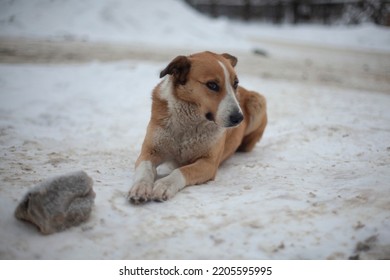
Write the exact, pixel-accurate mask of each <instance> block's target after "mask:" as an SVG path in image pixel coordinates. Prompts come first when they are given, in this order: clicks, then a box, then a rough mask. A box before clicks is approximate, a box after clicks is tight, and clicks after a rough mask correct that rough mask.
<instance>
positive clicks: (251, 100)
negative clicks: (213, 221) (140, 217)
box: [128, 52, 267, 204]
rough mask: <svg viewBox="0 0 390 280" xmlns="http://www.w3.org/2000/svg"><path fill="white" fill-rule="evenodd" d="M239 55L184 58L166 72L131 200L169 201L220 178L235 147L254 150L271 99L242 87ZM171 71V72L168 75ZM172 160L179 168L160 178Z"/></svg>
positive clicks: (154, 103) (155, 99) (156, 90)
mask: <svg viewBox="0 0 390 280" xmlns="http://www.w3.org/2000/svg"><path fill="white" fill-rule="evenodd" d="M236 64H237V58H235V57H234V56H232V55H230V54H226V53H224V54H221V55H219V54H215V53H212V52H202V53H197V54H193V55H190V56H178V57H176V58H175V59H174V60H173V61H172V62H171V63H169V65H168V66H167V67H166V68H165V69H164V70H163V71H162V72H161V73H160V78H163V77H165V78H164V80H163V81H161V82H160V83H159V84H158V85H157V86H156V87H155V88H154V90H153V101H152V114H151V119H150V122H149V125H148V128H147V132H146V136H145V140H144V142H143V145H142V150H141V154H140V155H139V157H138V160H137V162H136V164H135V176H134V177H135V178H134V184H133V187H132V188H131V190H130V192H129V194H128V199H129V201H130V202H132V203H135V204H138V203H144V202H146V201H149V200H156V201H165V200H167V199H170V198H172V197H173V196H174V195H175V194H176V193H177V192H178V191H180V190H181V189H183V188H184V187H186V186H189V185H194V184H201V183H204V182H207V181H209V180H212V179H214V178H215V175H216V173H217V169H218V167H219V165H220V164H221V162H223V161H224V160H226V159H227V158H228V157H229V156H230V155H232V154H233V153H234V152H235V151H237V150H238V151H250V150H252V149H253V147H254V146H255V144H256V142H257V141H259V140H260V138H261V136H262V135H263V132H264V129H265V127H266V125H267V113H266V101H265V98H264V97H263V96H262V95H260V94H258V93H256V92H253V91H248V90H246V89H244V88H243V87H240V86H238V78H237V75H236V73H235V71H234V66H235V65H236ZM166 75H168V76H166ZM166 162H171V163H173V164H174V165H175V166H176V167H177V168H176V169H174V170H173V171H172V172H171V173H170V174H169V175H168V176H166V177H163V178H161V179H158V180H157V181H155V178H156V173H157V172H156V168H157V166H158V165H160V164H162V163H166Z"/></svg>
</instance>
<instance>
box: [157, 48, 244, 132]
mask: <svg viewBox="0 0 390 280" xmlns="http://www.w3.org/2000/svg"><path fill="white" fill-rule="evenodd" d="M236 64H237V58H235V57H234V56H232V55H230V54H227V53H224V54H221V55H219V54H215V53H212V52H202V53H197V54H193V55H190V56H178V57H176V58H175V59H174V60H172V62H171V63H169V64H168V66H167V67H166V68H165V69H164V70H163V71H161V73H160V78H162V77H164V76H165V75H171V76H172V78H171V79H172V80H173V84H174V88H175V89H174V94H175V97H176V98H179V99H181V100H184V101H186V102H190V103H193V104H196V105H197V106H198V108H199V112H200V114H202V116H204V118H206V119H207V120H209V121H213V122H215V123H216V124H217V125H219V126H222V127H233V126H237V125H238V124H240V123H241V121H242V120H243V118H244V116H243V114H242V110H241V108H240V105H239V103H238V101H237V97H238V93H237V88H238V78H237V75H236V72H235V71H234V66H236Z"/></svg>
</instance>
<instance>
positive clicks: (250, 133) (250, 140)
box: [237, 91, 268, 152]
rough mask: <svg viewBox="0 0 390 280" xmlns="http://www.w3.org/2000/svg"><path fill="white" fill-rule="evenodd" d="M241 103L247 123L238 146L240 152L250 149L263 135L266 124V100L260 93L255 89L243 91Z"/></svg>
mask: <svg viewBox="0 0 390 280" xmlns="http://www.w3.org/2000/svg"><path fill="white" fill-rule="evenodd" d="M242 95H244V96H242V98H243V104H242V106H245V111H246V112H247V115H246V116H245V117H246V118H247V120H248V124H247V127H246V130H245V134H244V138H243V140H242V142H241V145H240V146H239V147H238V149H237V150H238V151H240V152H249V151H251V150H252V149H253V148H254V146H255V145H256V143H257V142H258V141H260V139H261V137H262V136H263V133H264V130H265V127H266V126H267V121H268V119H267V102H266V100H265V98H264V96H262V95H261V94H259V93H257V92H255V91H245V92H243V93H242Z"/></svg>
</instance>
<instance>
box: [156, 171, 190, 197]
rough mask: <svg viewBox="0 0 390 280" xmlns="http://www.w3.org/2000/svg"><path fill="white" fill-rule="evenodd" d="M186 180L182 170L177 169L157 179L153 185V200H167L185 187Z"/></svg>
mask: <svg viewBox="0 0 390 280" xmlns="http://www.w3.org/2000/svg"><path fill="white" fill-rule="evenodd" d="M185 185H186V180H185V178H184V176H183V175H182V173H181V172H180V170H178V169H176V170H174V171H173V172H172V173H171V174H169V175H168V176H167V177H165V178H162V179H160V180H157V181H156V182H155V183H154V187H153V194H152V198H153V200H157V201H166V200H168V199H171V198H172V197H173V196H174V195H175V194H176V193H177V192H178V191H180V190H181V189H182V188H184V187H185Z"/></svg>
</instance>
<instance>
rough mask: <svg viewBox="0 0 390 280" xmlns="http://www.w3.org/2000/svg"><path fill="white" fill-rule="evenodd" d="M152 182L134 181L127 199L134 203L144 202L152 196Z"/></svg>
mask: <svg viewBox="0 0 390 280" xmlns="http://www.w3.org/2000/svg"><path fill="white" fill-rule="evenodd" d="M152 191H153V183H149V182H147V181H143V180H142V181H138V182H135V183H134V185H133V187H132V188H131V190H130V191H129V194H128V195H127V199H128V200H129V201H130V202H131V203H134V204H140V203H145V202H147V201H148V200H150V199H151V198H152Z"/></svg>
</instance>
